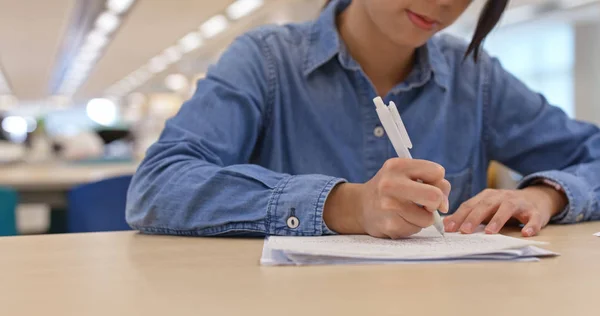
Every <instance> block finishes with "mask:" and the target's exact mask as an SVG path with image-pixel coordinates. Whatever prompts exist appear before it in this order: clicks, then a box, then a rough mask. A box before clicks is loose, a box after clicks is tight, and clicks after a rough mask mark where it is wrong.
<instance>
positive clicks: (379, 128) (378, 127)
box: [373, 126, 385, 138]
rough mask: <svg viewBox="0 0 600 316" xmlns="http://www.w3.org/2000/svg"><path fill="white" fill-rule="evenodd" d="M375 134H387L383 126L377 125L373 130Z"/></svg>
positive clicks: (377, 135)
mask: <svg viewBox="0 0 600 316" xmlns="http://www.w3.org/2000/svg"><path fill="white" fill-rule="evenodd" d="M373 134H374V135H375V136H376V137H380V138H381V137H383V135H385V130H384V129H383V127H381V126H377V127H375V130H373Z"/></svg>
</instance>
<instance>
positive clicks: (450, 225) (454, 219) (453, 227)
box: [444, 191, 487, 233]
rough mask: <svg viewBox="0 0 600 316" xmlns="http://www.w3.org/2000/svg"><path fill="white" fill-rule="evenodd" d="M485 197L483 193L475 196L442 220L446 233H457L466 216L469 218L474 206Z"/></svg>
mask: <svg viewBox="0 0 600 316" xmlns="http://www.w3.org/2000/svg"><path fill="white" fill-rule="evenodd" d="M485 195H487V194H486V193H485V191H484V192H482V193H480V194H478V195H476V196H475V197H473V198H471V199H470V200H468V201H466V202H464V203H463V204H461V206H460V207H459V208H458V210H456V212H455V213H454V214H452V215H450V216H448V217H446V218H444V226H445V228H446V231H447V232H449V233H454V232H457V231H458V229H459V228H460V227H461V225H462V224H463V222H464V221H465V219H466V218H467V216H469V214H470V213H471V211H473V209H474V208H475V206H476V205H477V204H479V201H480V200H482V199H484V198H485Z"/></svg>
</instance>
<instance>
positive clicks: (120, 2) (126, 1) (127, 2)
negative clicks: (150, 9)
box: [106, 0, 134, 14]
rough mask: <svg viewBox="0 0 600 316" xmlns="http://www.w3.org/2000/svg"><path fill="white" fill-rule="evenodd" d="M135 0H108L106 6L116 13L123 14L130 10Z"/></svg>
mask: <svg viewBox="0 0 600 316" xmlns="http://www.w3.org/2000/svg"><path fill="white" fill-rule="evenodd" d="M133 2H134V0H108V1H107V2H106V7H107V8H108V9H109V10H110V11H112V12H114V13H116V14H123V13H124V12H125V11H127V10H129V8H130V7H131V5H132V4H133Z"/></svg>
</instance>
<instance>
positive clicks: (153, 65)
mask: <svg viewBox="0 0 600 316" xmlns="http://www.w3.org/2000/svg"><path fill="white" fill-rule="evenodd" d="M167 64H168V63H167V61H166V60H165V58H164V57H163V56H156V57H154V58H152V59H151V60H150V62H149V63H148V70H150V72H152V73H155V74H156V73H159V72H163V71H164V70H165V69H167Z"/></svg>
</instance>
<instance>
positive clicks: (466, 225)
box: [460, 223, 473, 233]
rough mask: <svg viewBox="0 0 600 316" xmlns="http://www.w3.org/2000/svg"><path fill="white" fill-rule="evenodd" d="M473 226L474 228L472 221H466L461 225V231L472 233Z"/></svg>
mask: <svg viewBox="0 0 600 316" xmlns="http://www.w3.org/2000/svg"><path fill="white" fill-rule="evenodd" d="M471 228H473V225H472V224H471V223H464V224H463V225H462V226H461V227H460V231H462V232H465V233H470V232H471Z"/></svg>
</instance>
